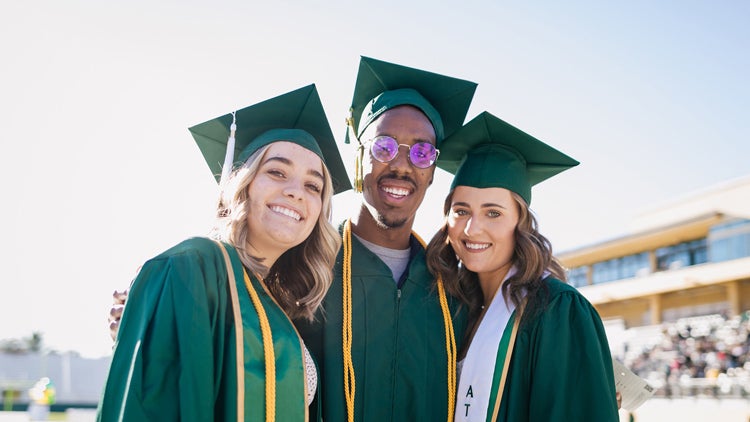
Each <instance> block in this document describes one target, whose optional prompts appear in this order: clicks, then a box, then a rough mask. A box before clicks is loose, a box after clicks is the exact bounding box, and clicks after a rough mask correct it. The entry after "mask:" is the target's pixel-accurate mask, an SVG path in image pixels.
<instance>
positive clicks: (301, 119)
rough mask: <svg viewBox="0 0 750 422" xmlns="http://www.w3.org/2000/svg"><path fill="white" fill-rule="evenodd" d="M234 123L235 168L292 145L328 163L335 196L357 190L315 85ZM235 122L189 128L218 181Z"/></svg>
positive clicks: (241, 114)
mask: <svg viewBox="0 0 750 422" xmlns="http://www.w3.org/2000/svg"><path fill="white" fill-rule="evenodd" d="M234 118H235V120H236V127H237V129H236V133H235V136H234V138H235V146H234V157H235V158H234V165H233V168H235V167H237V166H239V165H241V164H242V163H244V162H245V160H247V159H248V158H249V157H250V156H251V155H252V154H253V153H254V152H255V151H257V150H258V149H260V148H261V147H263V146H265V145H268V144H270V143H272V142H277V141H289V142H294V143H296V144H298V145H301V146H303V147H305V148H307V149H309V150H310V151H312V152H314V153H316V154H317V155H318V156H319V157H320V158H321V159H322V160H323V162H325V164H326V167H328V171H329V173H330V174H331V178H332V179H333V188H334V192H335V193H339V192H343V191H346V190H348V189H351V183H350V182H349V177H348V175H347V173H346V168H345V167H344V163H343V162H342V161H341V155H340V154H339V149H338V147H337V146H336V140H335V139H334V137H333V133H332V132H331V127H330V125H329V124H328V119H327V118H326V115H325V111H324V110H323V105H322V104H321V102H320V97H319V96H318V91H317V89H316V88H315V85H314V84H311V85H308V86H305V87H303V88H300V89H297V90H294V91H291V92H288V93H286V94H283V95H279V96H278V97H274V98H271V99H269V100H266V101H263V102H261V103H258V104H255V105H251V106H249V107H246V108H243V109H241V110H237V111H236V112H235V116H234ZM232 122H233V116H232V114H231V113H230V114H225V115H224V116H221V117H217V118H215V119H212V120H209V121H207V122H204V123H201V124H198V125H195V126H193V127H191V128H189V130H190V133H191V134H192V135H193V138H194V139H195V142H196V143H197V144H198V148H200V150H201V152H202V153H203V157H204V158H205V159H206V163H207V164H208V167H209V168H210V169H211V172H212V173H213V174H214V176H215V177H216V181H217V182H218V181H219V178H220V175H221V172H222V163H224V157H225V155H226V150H227V143H228V139H229V136H230V128H231V125H232Z"/></svg>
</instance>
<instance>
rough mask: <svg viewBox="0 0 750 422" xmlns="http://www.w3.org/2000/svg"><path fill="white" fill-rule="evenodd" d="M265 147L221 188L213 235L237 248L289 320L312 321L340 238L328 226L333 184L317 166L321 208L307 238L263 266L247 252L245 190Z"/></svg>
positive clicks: (330, 275)
mask: <svg viewBox="0 0 750 422" xmlns="http://www.w3.org/2000/svg"><path fill="white" fill-rule="evenodd" d="M271 145H273V144H269V145H266V146H264V147H262V148H260V149H258V151H256V152H255V153H253V154H252V155H251V156H250V157H249V158H248V159H247V160H246V161H245V163H244V164H242V166H240V167H239V168H238V169H236V170H235V171H234V172H233V173H232V175H231V176H230V177H229V179H228V180H227V182H226V183H225V184H224V186H222V187H221V194H220V198H219V204H218V206H217V214H216V224H215V227H214V229H213V236H214V237H215V238H218V239H219V240H222V241H225V242H227V243H229V244H231V245H232V246H234V247H235V249H237V252H238V254H239V256H240V259H241V260H242V263H243V264H244V265H245V267H246V268H247V269H248V270H249V271H250V272H252V273H255V274H259V275H261V276H262V277H263V278H264V282H265V283H266V286H267V287H268V290H269V291H270V292H271V294H272V295H273V296H274V298H275V299H276V302H277V303H278V304H279V306H281V308H282V309H283V310H284V312H286V314H287V315H288V316H289V317H290V318H291V319H297V318H305V319H307V320H310V321H311V320H312V319H313V316H314V314H315V311H316V310H317V309H318V307H319V306H320V304H321V302H322V301H323V298H324V297H325V294H326V292H327V291H328V288H329V287H330V286H331V282H332V281H333V265H334V263H335V261H336V254H337V253H338V250H339V247H340V246H341V237H340V236H339V233H338V231H337V230H336V228H335V227H333V225H331V222H330V219H331V198H332V197H333V185H332V181H331V175H330V173H329V172H328V168H327V167H326V166H325V165H323V177H324V179H325V181H324V186H323V190H322V192H321V198H322V206H321V210H320V216H319V217H318V221H317V223H316V224H315V227H313V230H312V232H311V233H310V236H308V237H307V239H305V240H304V241H303V242H302V243H300V244H299V245H297V246H295V247H293V248H291V249H289V250H287V251H286V252H284V253H283V254H282V255H281V256H280V257H279V258H278V259H277V260H276V262H275V263H274V264H273V265H272V266H271V268H268V267H267V266H266V265H264V263H263V262H262V259H259V258H258V257H255V256H252V255H250V254H249V253H248V248H247V245H248V244H249V240H250V238H251V237H252V233H250V232H249V229H248V225H247V216H248V213H249V212H250V201H249V200H248V199H249V193H248V186H250V183H252V181H253V180H254V179H255V176H256V175H257V174H258V171H259V169H260V166H261V163H262V162H263V158H264V157H265V155H266V151H268V149H269V148H270V146H271Z"/></svg>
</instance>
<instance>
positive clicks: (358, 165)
mask: <svg viewBox="0 0 750 422" xmlns="http://www.w3.org/2000/svg"><path fill="white" fill-rule="evenodd" d="M364 153H365V147H364V145H362V143H360V144H359V146H358V147H357V157H356V159H355V161H354V191H355V192H357V193H362V189H363V185H364V174H363V173H364V170H362V160H363V159H364V155H365V154H364Z"/></svg>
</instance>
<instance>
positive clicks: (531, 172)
mask: <svg viewBox="0 0 750 422" xmlns="http://www.w3.org/2000/svg"><path fill="white" fill-rule="evenodd" d="M578 164H579V163H578V161H576V160H574V159H572V158H570V157H569V156H567V155H565V154H563V153H562V152H560V151H558V150H556V149H555V148H552V147H551V146H549V145H547V144H545V143H544V142H542V141H540V140H538V139H536V138H534V137H533V136H531V135H529V134H527V133H525V132H523V131H521V130H520V129H518V128H516V127H513V126H511V125H510V124H508V123H506V122H504V121H502V120H500V119H499V118H497V117H495V116H493V115H492V114H490V113H487V112H484V113H481V114H480V115H479V116H477V117H475V118H474V119H472V120H471V121H470V122H469V123H467V124H466V125H464V126H463V127H462V128H461V129H459V130H458V131H456V132H455V133H453V135H451V136H450V137H449V138H447V139H446V140H445V141H443V144H442V146H441V147H440V156H439V157H438V161H437V166H438V167H440V168H442V169H443V170H446V171H448V172H449V173H453V174H455V177H454V178H453V183H452V184H451V190H453V189H454V188H455V187H456V186H471V187H475V188H492V187H496V188H505V189H508V190H510V191H512V192H515V193H517V194H519V195H521V197H522V198H523V199H524V200H526V203H527V204H530V203H531V187H532V186H534V185H536V184H537V183H539V182H542V181H544V180H546V179H548V178H550V177H552V176H554V175H556V174H558V173H560V172H562V171H564V170H567V169H569V168H571V167H574V166H577V165H578Z"/></svg>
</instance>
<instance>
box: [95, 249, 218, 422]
mask: <svg viewBox="0 0 750 422" xmlns="http://www.w3.org/2000/svg"><path fill="white" fill-rule="evenodd" d="M214 268H215V267H214V266H212V265H205V263H204V261H203V260H202V259H201V257H200V256H199V255H198V254H196V253H190V252H189V251H188V253H181V254H176V255H169V256H161V257H157V258H154V259H152V260H150V261H149V262H147V263H146V264H145V265H144V266H143V268H142V269H141V271H140V273H139V274H138V277H137V278H136V280H135V281H134V282H133V286H132V288H131V292H130V295H129V297H128V300H127V306H126V307H125V312H124V313H123V317H122V322H121V326H120V330H119V333H118V338H117V343H116V346H115V350H114V355H113V358H112V363H111V367H110V371H109V375H108V377H107V382H106V384H105V389H104V394H103V397H102V401H101V403H100V406H99V415H98V419H99V420H101V421H145V420H165V421H168V420H182V421H207V420H212V419H213V404H214V397H215V396H216V391H215V389H214V384H215V383H216V379H215V378H216V377H215V376H214V374H215V373H216V368H215V365H218V364H219V363H217V362H219V361H220V358H217V356H216V355H219V356H221V354H220V353H217V352H218V351H219V350H218V349H217V350H214V348H215V346H214V345H217V346H216V347H220V345H222V344H224V341H223V339H222V338H220V337H221V333H222V332H223V331H222V330H217V329H216V328H217V327H216V325H217V321H218V320H219V318H218V317H219V312H218V311H217V309H218V306H217V295H218V292H217V287H216V286H217V285H218V283H217V282H216V278H217V274H215V271H216V270H215V269H214Z"/></svg>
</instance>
